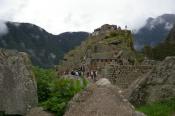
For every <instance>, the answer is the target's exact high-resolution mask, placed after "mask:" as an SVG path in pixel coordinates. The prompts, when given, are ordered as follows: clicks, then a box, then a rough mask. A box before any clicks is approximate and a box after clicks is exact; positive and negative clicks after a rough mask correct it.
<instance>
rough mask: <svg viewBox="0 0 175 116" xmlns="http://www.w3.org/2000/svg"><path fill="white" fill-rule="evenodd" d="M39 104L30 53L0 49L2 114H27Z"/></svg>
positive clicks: (0, 102)
mask: <svg viewBox="0 0 175 116" xmlns="http://www.w3.org/2000/svg"><path fill="white" fill-rule="evenodd" d="M37 104H38V97H37V86H36V82H35V78H34V75H33V73H32V66H31V63H30V60H29V58H28V55H27V54H26V53H23V52H17V51H13V50H5V49H0V112H1V114H2V113H3V114H5V115H25V114H26V113H27V112H28V111H29V110H30V109H31V108H33V107H35V106H37Z"/></svg>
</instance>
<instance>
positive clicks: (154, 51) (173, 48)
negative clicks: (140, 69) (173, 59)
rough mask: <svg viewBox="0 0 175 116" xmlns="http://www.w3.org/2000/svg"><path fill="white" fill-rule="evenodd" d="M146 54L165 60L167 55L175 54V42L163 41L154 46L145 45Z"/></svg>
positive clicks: (155, 58) (149, 56)
mask: <svg viewBox="0 0 175 116" xmlns="http://www.w3.org/2000/svg"><path fill="white" fill-rule="evenodd" d="M144 54H145V55H146V56H147V57H148V58H151V59H154V60H163V59H164V58H165V57H167V56H175V44H171V43H162V44H159V45H157V46H156V47H153V48H151V47H150V46H145V48H144Z"/></svg>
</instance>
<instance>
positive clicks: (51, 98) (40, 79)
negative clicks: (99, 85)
mask: <svg viewBox="0 0 175 116" xmlns="http://www.w3.org/2000/svg"><path fill="white" fill-rule="evenodd" d="M33 70H34V74H35V76H36V79H37V86H38V99H39V105H40V106H42V107H43V108H44V109H45V110H48V111H51V112H54V113H56V115H57V116H62V115H63V114H64V112H65V109H66V107H67V104H68V102H69V101H70V100H71V98H72V97H73V96H74V95H75V94H76V93H78V92H80V91H81V90H83V89H84V88H85V87H86V86H87V84H88V81H87V80H85V79H84V78H81V79H79V80H75V79H68V78H61V77H59V76H57V74H56V71H54V70H52V69H41V68H37V67H34V68H33Z"/></svg>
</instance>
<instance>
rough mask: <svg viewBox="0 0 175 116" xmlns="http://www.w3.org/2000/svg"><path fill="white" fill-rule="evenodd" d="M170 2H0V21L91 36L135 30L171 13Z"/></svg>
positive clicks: (32, 0) (18, 0)
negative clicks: (111, 29)
mask: <svg viewBox="0 0 175 116" xmlns="http://www.w3.org/2000/svg"><path fill="white" fill-rule="evenodd" d="M174 4H175V1H174V0H152V1H148V0H0V8H1V10H0V19H1V20H6V21H13V22H28V23H32V24H36V25H38V26H40V27H42V28H44V29H45V30H47V31H48V32H50V33H53V34H59V33H63V32H67V31H86V32H93V29H95V28H97V27H100V26H101V25H103V24H116V25H120V26H121V27H124V26H125V25H127V26H128V28H129V29H138V28H140V27H141V26H143V24H144V23H145V20H146V19H147V18H148V17H157V16H159V15H161V14H165V13H170V14H172V13H175V7H174Z"/></svg>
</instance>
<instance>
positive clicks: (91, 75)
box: [86, 70, 97, 81]
mask: <svg viewBox="0 0 175 116" xmlns="http://www.w3.org/2000/svg"><path fill="white" fill-rule="evenodd" d="M86 76H87V78H88V79H92V80H93V81H97V71H96V70H91V71H89V72H87V75H86Z"/></svg>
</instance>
